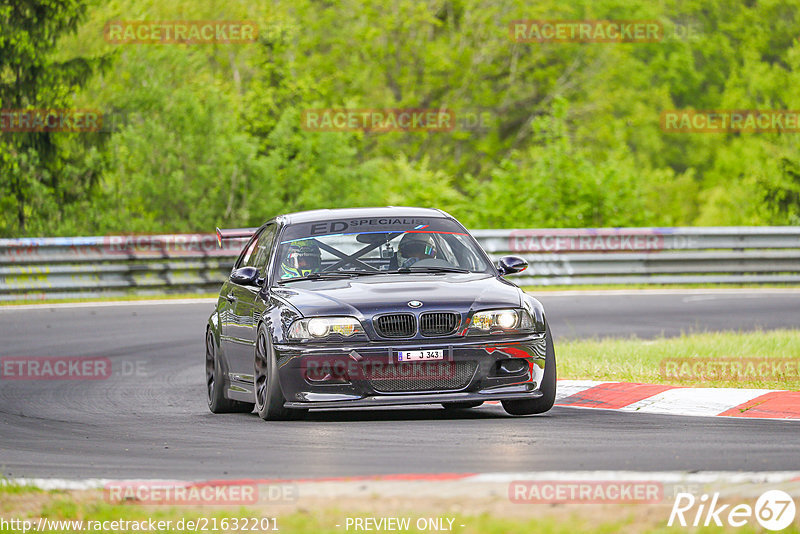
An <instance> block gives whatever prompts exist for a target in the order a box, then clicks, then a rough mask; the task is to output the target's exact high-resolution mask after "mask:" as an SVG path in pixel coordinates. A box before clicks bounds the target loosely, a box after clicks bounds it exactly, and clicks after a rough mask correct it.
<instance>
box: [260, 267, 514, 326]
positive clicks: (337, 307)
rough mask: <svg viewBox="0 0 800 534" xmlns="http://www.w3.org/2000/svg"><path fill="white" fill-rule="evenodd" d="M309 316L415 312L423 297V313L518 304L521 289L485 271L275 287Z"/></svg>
mask: <svg viewBox="0 0 800 534" xmlns="http://www.w3.org/2000/svg"><path fill="white" fill-rule="evenodd" d="M273 293H274V295H275V296H277V297H280V298H282V299H283V300H285V301H287V302H289V303H290V304H291V305H292V306H294V307H295V308H297V309H298V311H300V313H302V314H303V315H304V316H306V317H309V316H312V315H351V316H356V317H372V316H373V315H376V314H378V313H386V312H390V311H410V310H411V309H412V308H410V307H409V306H408V302H409V301H412V300H418V301H420V302H422V306H421V307H419V308H417V309H418V310H420V311H427V310H435V309H439V310H451V311H458V312H467V311H469V310H476V309H490V308H503V307H518V306H520V305H521V304H522V296H521V290H520V289H519V288H518V287H517V286H515V285H514V284H511V283H510V282H507V281H505V280H502V279H498V278H495V277H494V276H491V275H488V274H484V273H468V274H451V273H447V274H427V273H426V274H421V273H420V274H408V275H403V274H392V275H372V276H363V277H360V278H348V279H344V280H308V281H300V282H294V283H290V284H288V285H286V286H283V287H281V288H276V289H275V290H274V291H273Z"/></svg>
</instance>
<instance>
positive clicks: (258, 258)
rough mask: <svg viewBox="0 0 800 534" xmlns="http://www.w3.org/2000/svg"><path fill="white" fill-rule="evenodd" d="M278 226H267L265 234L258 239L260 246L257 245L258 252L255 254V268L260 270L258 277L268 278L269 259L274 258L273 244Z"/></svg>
mask: <svg viewBox="0 0 800 534" xmlns="http://www.w3.org/2000/svg"><path fill="white" fill-rule="evenodd" d="M275 231H276V226H275V225H274V224H272V225H270V226H267V228H265V229H264V232H263V233H262V234H261V235H260V236H259V237H258V244H257V245H256V252H255V254H254V258H255V259H254V260H253V263H252V265H253V267H256V268H257V269H258V276H260V277H264V278H265V277H266V276H267V266H268V265H269V259H270V258H271V257H272V242H273V241H274V239H275Z"/></svg>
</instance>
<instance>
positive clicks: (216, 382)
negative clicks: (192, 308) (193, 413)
mask: <svg viewBox="0 0 800 534" xmlns="http://www.w3.org/2000/svg"><path fill="white" fill-rule="evenodd" d="M224 376H225V374H224V373H223V372H222V367H221V365H220V361H219V358H218V357H217V344H216V343H215V342H214V334H213V332H211V329H210V328H209V329H208V330H207V331H206V397H207V400H208V409H209V410H211V413H250V412H252V411H253V406H255V405H254V404H253V403H251V402H241V401H236V400H231V399H229V398H227V397H225V387H224V385H225V380H224V379H223V377H224Z"/></svg>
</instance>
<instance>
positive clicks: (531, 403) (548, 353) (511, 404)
mask: <svg viewBox="0 0 800 534" xmlns="http://www.w3.org/2000/svg"><path fill="white" fill-rule="evenodd" d="M556 374H557V373H556V352H555V349H554V348H553V336H552V335H551V334H550V327H549V326H548V327H547V330H546V331H545V359H544V377H543V378H542V383H541V384H540V386H539V389H540V390H541V392H542V393H543V395H542V396H541V397H539V398H536V399H530V400H504V401H502V404H503V409H504V410H505V411H506V412H507V413H509V414H510V415H533V414H537V413H545V412H546V411H548V410H550V408H552V407H553V404H554V403H555V401H556Z"/></svg>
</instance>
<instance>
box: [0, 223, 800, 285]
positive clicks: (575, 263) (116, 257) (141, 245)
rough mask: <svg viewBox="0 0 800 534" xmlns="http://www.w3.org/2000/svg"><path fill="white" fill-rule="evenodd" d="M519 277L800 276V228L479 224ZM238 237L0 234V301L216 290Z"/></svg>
mask: <svg viewBox="0 0 800 534" xmlns="http://www.w3.org/2000/svg"><path fill="white" fill-rule="evenodd" d="M472 233H473V235H474V236H475V237H476V238H477V239H478V241H479V242H480V243H481V245H482V246H483V247H484V249H486V251H487V252H488V253H489V254H490V255H491V256H492V258H493V259H497V258H499V257H500V256H503V255H506V254H515V255H518V256H522V257H524V258H525V259H527V260H528V262H529V263H530V268H529V269H528V270H527V271H525V272H524V273H522V274H521V275H517V276H515V277H514V280H515V281H516V282H517V283H520V284H525V285H556V284H558V285H562V284H563V285H573V284H628V283H630V284H649V283H657V284H671V283H703V282H710V283H725V282H733V283H736V282H743V283H787V282H788V283H798V282H800V227H697V228H600V229H536V230H475V231H473V232H472ZM243 242H244V241H243V240H228V241H225V242H224V248H222V249H219V248H217V244H216V238H215V236H214V235H213V234H184V235H156V236H105V237H74V238H23V239H0V300H20V299H24V300H36V299H48V298H58V297H65V298H73V297H91V296H97V295H100V294H108V295H118V294H122V293H136V294H162V293H169V292H172V293H176V292H177V293H189V292H215V291H216V290H217V289H218V287H219V284H220V283H221V282H222V280H224V279H225V277H226V276H227V275H228V273H229V272H230V268H231V265H232V263H233V260H234V258H235V257H236V256H237V254H238V252H239V250H240V248H241V247H242V244H243Z"/></svg>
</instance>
